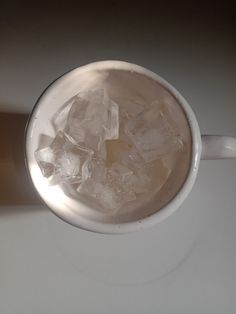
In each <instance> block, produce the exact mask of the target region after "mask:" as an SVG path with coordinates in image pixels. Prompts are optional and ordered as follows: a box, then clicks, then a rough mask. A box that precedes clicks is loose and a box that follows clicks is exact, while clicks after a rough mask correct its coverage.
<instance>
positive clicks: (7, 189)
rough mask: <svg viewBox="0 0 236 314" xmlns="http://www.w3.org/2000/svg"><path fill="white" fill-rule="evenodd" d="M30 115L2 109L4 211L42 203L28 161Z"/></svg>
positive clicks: (0, 193)
mask: <svg viewBox="0 0 236 314" xmlns="http://www.w3.org/2000/svg"><path fill="white" fill-rule="evenodd" d="M27 119H28V115H26V114H10V113H0V143H1V147H0V214H1V213H10V212H11V211H15V212H16V211H28V210H30V207H29V206H28V205H31V206H37V205H42V202H41V201H40V199H39V198H38V196H37V194H36V192H35V191H34V188H33V186H32V183H31V182H30V179H29V177H28V173H27V171H26V167H25V162H24V130H25V126H26V123H27ZM24 205H26V206H24ZM17 206H19V210H18V209H17ZM13 208H14V209H13Z"/></svg>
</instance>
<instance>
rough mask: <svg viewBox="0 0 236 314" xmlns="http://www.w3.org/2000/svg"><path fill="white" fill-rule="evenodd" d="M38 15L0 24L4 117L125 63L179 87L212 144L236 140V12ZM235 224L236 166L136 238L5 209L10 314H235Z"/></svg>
mask: <svg viewBox="0 0 236 314" xmlns="http://www.w3.org/2000/svg"><path fill="white" fill-rule="evenodd" d="M28 5H29V4H28ZM28 5H26V4H24V2H23V1H22V2H21V3H20V2H18V5H16V4H15V5H13V8H10V6H9V7H8V9H11V10H7V8H6V9H5V8H4V10H2V11H1V13H0V15H1V19H0V26H1V27H0V108H1V111H5V112H19V113H20V112H21V113H28V112H30V111H31V109H32V107H33V105H34V103H35V101H36V99H37V98H38V96H39V95H40V93H41V92H42V90H43V89H44V88H45V87H46V86H47V85H48V84H49V83H50V82H51V81H52V80H54V79H55V78H56V77H57V76H59V75H61V74H62V73H63V72H65V71H68V70H69V69H71V68H74V67H77V66H80V65H82V64H86V63H89V62H92V61H96V60H105V59H119V60H125V61H130V62H133V63H137V64H140V65H143V66H145V67H147V68H149V69H151V70H153V71H155V72H156V73H158V74H159V75H161V76H163V77H164V78H165V79H167V80H168V81H169V82H170V83H171V84H173V85H174V86H175V87H176V88H177V89H178V90H179V91H180V92H181V93H182V94H183V95H184V96H185V97H186V99H187V100H188V101H189V103H190V105H191V106H192V108H193V110H194V112H195V113H196V116H197V119H198V121H199V125H200V128H201V130H202V133H212V134H228V135H231V136H236V123H235V121H236V101H235V99H236V61H235V60H236V59H235V56H236V49H235V48H236V44H235V38H236V36H235V35H236V31H235V29H236V27H235V25H236V24H235V23H234V22H233V18H232V12H230V11H231V10H232V8H230V7H229V12H228V13H227V11H226V10H223V11H222V12H221V9H219V8H218V9H217V11H216V12H214V11H213V12H211V10H210V9H209V8H208V7H206V10H205V11H204V9H203V8H204V6H202V9H203V11H201V10H200V9H199V10H195V9H194V10H195V11H194V10H193V8H192V9H191V8H190V9H189V11H188V13H186V12H185V11H182V10H181V9H178V10H176V12H175V13H173V12H172V11H171V10H169V8H168V6H166V7H165V8H164V7H157V9H155V10H154V7H149V8H148V6H145V5H143V7H139V8H137V7H136V6H135V5H134V6H131V5H130V6H129V7H128V8H127V7H126V5H125V4H123V5H118V2H116V1H111V3H110V4H106V5H105V4H103V3H102V4H101V5H99V4H97V6H96V7H95V8H94V9H91V7H92V4H91V5H88V6H87V7H86V6H82V7H80V6H77V7H73V6H69V5H68V4H64V7H62V6H60V5H59V4H57V5H55V7H54V6H53V5H51V6H50V8H48V7H47V5H45V7H43V5H41V7H37V6H36V7H35V8H33V5H32V4H31V6H32V7H30V8H29V6H28ZM90 9H91V11H90ZM108 11H109V12H110V14H111V15H110V16H108V15H107V12H108ZM190 11H191V12H190ZM209 12H210V13H209ZM208 13H209V15H208ZM189 14H190V15H189ZM10 127H11V126H9V128H10ZM12 127H13V126H12ZM9 130H10V129H9ZM9 132H10V131H9ZM19 149H21V148H19ZM0 163H1V160H0ZM0 176H1V173H0ZM0 196H1V191H0ZM235 225H236V160H222V161H202V162H201V165H200V170H199V176H198V178H197V181H196V184H195V186H194V188H193V191H192V193H191V195H190V196H189V198H188V199H187V200H186V201H185V203H184V204H183V205H182V206H181V208H180V209H179V210H178V211H177V212H176V213H175V214H174V215H172V216H171V217H170V218H169V219H167V220H166V221H164V222H163V223H161V224H159V225H157V226H156V227H155V228H152V229H150V230H147V231H145V232H140V233H135V234H128V235H121V236H109V235H99V234H93V233H89V232H86V231H82V230H79V229H76V228H74V227H72V226H70V225H68V224H66V223H64V222H63V221H61V220H60V219H58V218H57V217H56V216H54V215H53V214H52V213H51V212H50V211H49V210H47V209H46V208H44V207H43V206H40V205H36V204H32V205H27V206H25V205H21V206H17V204H15V205H14V206H12V205H11V202H9V204H8V205H7V206H3V205H1V204H0V313H1V314H16V313H17V314H21V313H22V314H32V313H34V314H41V313H50V314H54V313H55V314H64V313H68V314H74V313H103V314H106V313H107V314H111V313H112V314H116V313H117V314H118V313H119V314H120V313H129V314H139V313H140V314H141V313H142V314H144V313H145V314H146V313H153V314H154V313H168V314H172V313H173V314H174V313H214V314H216V313H219V314H221V313H236V244H235V243H236V241H235V240H236V227H235Z"/></svg>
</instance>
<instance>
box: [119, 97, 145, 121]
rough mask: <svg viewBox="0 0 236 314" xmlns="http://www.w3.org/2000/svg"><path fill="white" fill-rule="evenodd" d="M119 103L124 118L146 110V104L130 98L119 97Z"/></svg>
mask: <svg viewBox="0 0 236 314" xmlns="http://www.w3.org/2000/svg"><path fill="white" fill-rule="evenodd" d="M117 103H118V104H119V105H120V115H121V117H122V118H124V119H130V118H132V117H136V116H137V115H138V114H139V113H141V112H142V111H143V110H144V105H142V104H140V103H139V102H137V101H135V100H133V99H129V98H118V99H117Z"/></svg>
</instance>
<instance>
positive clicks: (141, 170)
mask: <svg viewBox="0 0 236 314" xmlns="http://www.w3.org/2000/svg"><path fill="white" fill-rule="evenodd" d="M114 62H115V64H119V66H120V67H119V68H116V67H115V68H114V67H113V66H110V65H111V64H112V65H113V63H112V62H110V63H109V62H98V63H95V64H91V65H88V66H85V67H81V68H78V69H76V70H74V71H71V72H69V73H67V74H66V75H64V76H62V77H61V78H59V79H58V80H57V81H56V82H55V83H53V84H52V85H51V86H50V87H49V88H48V90H46V92H45V93H44V94H43V96H42V97H41V98H40V99H39V101H38V103H37V105H36V107H35V109H34V111H33V113H32V115H31V119H30V123H29V125H28V129H27V139H26V140H27V143H26V144H27V163H28V167H29V171H30V175H31V178H32V180H33V183H34V185H35V187H36V189H37V191H38V192H39V194H40V196H41V198H42V199H43V200H44V201H45V203H46V204H47V205H48V206H49V207H50V209H52V211H53V212H54V213H56V214H57V215H58V216H59V217H61V218H63V219H64V220H66V221H67V222H70V223H72V224H74V225H76V226H79V227H82V228H85V229H88V230H93V231H94V230H95V231H99V232H100V231H101V232H103V231H104V228H106V231H105V232H113V231H114V229H113V228H114V226H116V227H115V228H119V227H120V226H121V225H123V226H124V225H127V226H128V224H130V223H133V222H134V221H135V222H137V221H139V222H140V221H143V219H146V218H147V219H148V217H150V216H151V215H153V214H154V213H156V212H157V211H159V210H160V209H162V208H163V207H164V206H165V205H166V204H167V203H168V202H169V201H170V200H171V199H173V198H174V197H175V195H176V193H177V192H178V191H179V189H180V188H181V186H182V185H183V182H184V181H185V179H186V176H187V174H188V169H189V165H190V162H191V132H190V128H189V124H188V122H187V119H186V116H185V113H184V111H183V110H182V109H181V106H180V105H179V104H178V100H177V99H176V98H175V97H174V96H173V95H172V94H171V93H170V92H169V91H168V89H167V88H166V87H165V86H163V85H162V84H160V83H158V82H156V81H155V80H151V79H150V77H148V75H144V74H143V73H141V72H142V71H143V70H142V69H143V68H141V67H138V66H136V67H137V71H132V67H131V66H129V64H127V63H124V62H120V63H119V62H118V61H117V62H116V61H114ZM101 66H102V70H101ZM139 71H140V73H139ZM42 138H44V139H45V138H46V141H42V140H41V139H42ZM95 225H96V226H95ZM117 230H118V229H116V231H115V233H116V232H117Z"/></svg>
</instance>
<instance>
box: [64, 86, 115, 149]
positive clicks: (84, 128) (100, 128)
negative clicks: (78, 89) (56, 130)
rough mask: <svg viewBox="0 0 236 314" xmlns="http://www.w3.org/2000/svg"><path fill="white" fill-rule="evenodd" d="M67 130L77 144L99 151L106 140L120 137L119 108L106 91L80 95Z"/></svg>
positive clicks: (69, 118)
mask: <svg viewBox="0 0 236 314" xmlns="http://www.w3.org/2000/svg"><path fill="white" fill-rule="evenodd" d="M66 130H67V132H68V134H69V135H70V136H71V137H72V138H74V139H75V141H76V142H77V143H83V144H84V145H86V147H89V148H92V149H93V150H96V151H98V150H99V149H100V148H101V146H102V144H103V142H104V141H105V140H107V139H116V138H118V137H119V106H118V105H117V104H116V103H115V102H114V101H112V99H110V98H109V96H108V95H107V93H106V91H105V90H104V89H95V90H92V91H87V92H83V93H80V94H78V97H77V100H76V102H75V103H74V104H73V105H72V107H71V110H70V113H69V116H68V120H67V129H66Z"/></svg>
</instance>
